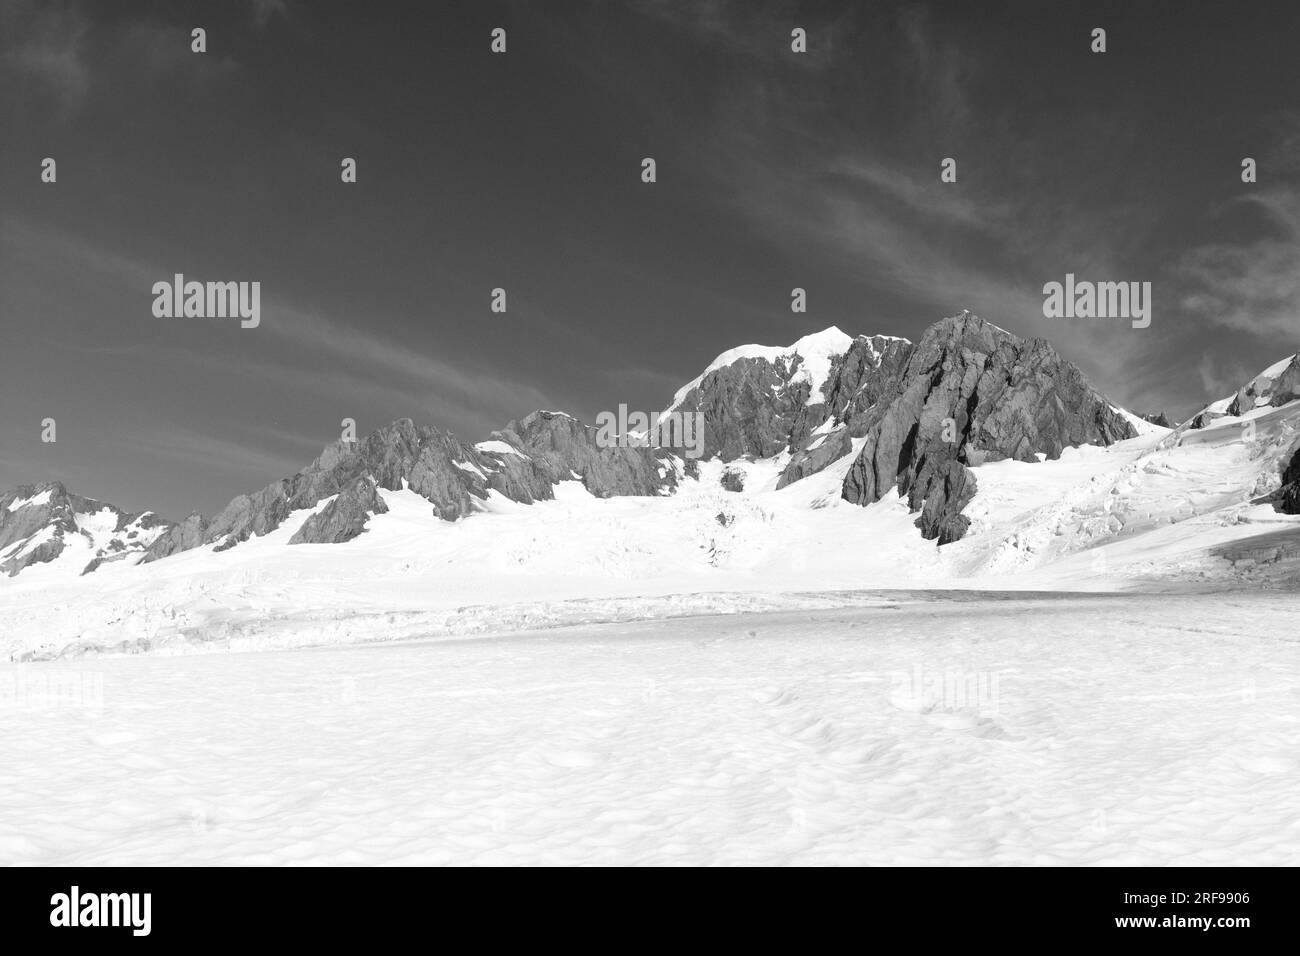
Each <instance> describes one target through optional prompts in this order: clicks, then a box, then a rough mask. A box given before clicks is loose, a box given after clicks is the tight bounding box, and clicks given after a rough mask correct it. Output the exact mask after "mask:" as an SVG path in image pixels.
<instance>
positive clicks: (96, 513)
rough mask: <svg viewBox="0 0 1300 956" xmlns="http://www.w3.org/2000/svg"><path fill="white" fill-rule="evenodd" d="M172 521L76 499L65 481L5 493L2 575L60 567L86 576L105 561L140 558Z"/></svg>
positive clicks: (0, 500) (0, 501)
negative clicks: (39, 567)
mask: <svg viewBox="0 0 1300 956" xmlns="http://www.w3.org/2000/svg"><path fill="white" fill-rule="evenodd" d="M168 527H169V523H168V522H167V521H166V520H164V519H163V518H160V517H159V516H158V515H156V514H154V513H153V512H149V511H145V512H142V513H140V514H131V513H128V512H126V511H123V510H122V509H121V508H118V507H116V506H114V505H110V504H107V503H105V502H102V501H96V500H95V499H93V498H83V497H81V496H80V495H74V494H71V493H69V492H68V490H67V489H66V488H64V486H63V484H62V483H61V482H57V481H50V482H45V483H43V484H39V485H20V486H18V487H17V488H15V489H13V490H12V491H9V492H0V574H7V575H9V576H11V577H12V576H13V575H16V574H18V572H19V571H22V570H23V569H24V568H28V567H31V566H32V565H37V564H41V565H53V564H58V565H59V566H60V567H62V568H67V569H69V573H78V574H80V573H85V572H86V571H91V570H93V569H94V568H96V567H98V566H99V565H100V564H102V563H103V562H105V561H114V560H119V559H122V558H129V557H132V556H134V557H136V558H138V557H139V556H140V555H141V554H143V553H144V551H145V549H147V548H148V547H149V546H150V545H151V544H153V542H154V540H155V539H157V538H158V537H159V536H160V535H162V534H163V533H164V532H166V530H167V529H168Z"/></svg>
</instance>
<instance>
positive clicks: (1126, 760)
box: [0, 562, 1300, 866]
mask: <svg viewBox="0 0 1300 956" xmlns="http://www.w3.org/2000/svg"><path fill="white" fill-rule="evenodd" d="M163 563H165V562H163ZM1293 600H1294V599H1293V596H1291V595H1280V594H1250V595H1219V594H1213V595H1195V594H1192V595H1166V596H1156V597H1152V596H1148V595H1108V596H1059V595H1020V596H1018V597H1017V596H1008V595H996V594H994V595H984V594H977V593H970V594H966V595H960V596H954V595H942V594H933V593H932V594H930V595H928V596H926V595H906V594H905V595H899V596H897V597H896V599H895V600H891V601H888V602H881V603H879V604H878V605H877V606H875V607H866V608H860V609H836V610H823V611H808V610H800V611H798V612H797V613H768V614H739V615H732V616H727V617H719V616H714V617H709V618H693V619H688V620H681V621H672V622H664V621H657V622H655V621H651V622H642V623H635V624H619V625H603V626H584V627H579V628H572V629H566V630H560V631H557V630H550V631H543V632H533V633H528V634H519V635H515V636H511V637H504V638H500V639H494V640H490V641H472V642H471V641H443V642H411V643H404V644H387V645H379V646H370V647H334V648H323V649H318V650H311V651H300V652H294V653H274V652H273V653H268V654H259V655H247V654H245V655H239V654H236V655H223V656H220V657H195V656H188V657H161V656H154V657H147V658H137V659H130V660H127V659H104V660H97V661H56V662H51V663H48V664H42V665H17V666H16V665H8V666H5V665H0V682H3V684H0V686H3V687H4V688H5V689H6V690H7V691H8V694H6V695H0V699H3V702H4V703H5V704H7V705H8V706H5V707H4V708H3V711H2V712H3V715H4V720H3V721H2V722H0V766H4V767H6V768H21V771H22V782H23V785H22V786H11V787H4V788H0V863H5V864H20V865H64V866H95V865H106V864H112V865H118V866H121V865H213V864H244V865H248V864H252V865H267V864H297V865H305V864H343V865H361V864H446V863H453V864H457V863H458V864H522V863H547V864H792V863H802V864H857V865H863V864H947V865H954V864H998V865H1010V864H1014V865H1030V864H1034V865H1043V864H1051V865H1067V864H1068V865H1105V864H1109V865H1134V864H1143V865H1170V864H1180V865H1290V866H1294V865H1296V864H1297V863H1300V848H1298V846H1297V839H1296V829H1295V823H1296V793H1297V791H1298V789H1300V758H1298V757H1297V751H1296V746H1295V740H1296V717H1295V701H1296V699H1297V695H1298V694H1300V665H1298V662H1300V656H1298V655H1297V654H1296V653H1295V651H1296V645H1295V635H1294V634H1293V633H1291V632H1287V631H1286V630H1285V629H1284V628H1279V626H1278V625H1279V623H1280V622H1284V621H1285V620H1286V618H1287V615H1288V614H1289V613H1291V611H1292V610H1293V608H1292V604H1293ZM56 691H58V693H56Z"/></svg>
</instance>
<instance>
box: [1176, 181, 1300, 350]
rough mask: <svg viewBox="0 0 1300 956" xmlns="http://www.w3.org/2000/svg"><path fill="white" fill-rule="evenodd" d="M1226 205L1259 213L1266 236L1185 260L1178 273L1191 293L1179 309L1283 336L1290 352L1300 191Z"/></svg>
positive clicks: (1297, 294)
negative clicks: (1182, 307)
mask: <svg viewBox="0 0 1300 956" xmlns="http://www.w3.org/2000/svg"><path fill="white" fill-rule="evenodd" d="M1230 205H1232V206H1236V207H1239V208H1246V209H1249V210H1253V211H1255V212H1257V213H1258V214H1259V216H1260V218H1261V220H1262V222H1261V225H1262V227H1263V231H1264V232H1265V233H1266V235H1264V236H1262V237H1261V238H1259V239H1256V240H1254V241H1253V242H1247V243H1245V244H1230V243H1211V244H1208V245H1204V246H1200V247H1198V248H1196V249H1193V250H1192V251H1191V252H1189V253H1188V254H1187V255H1186V256H1184V257H1183V259H1182V260H1181V261H1180V263H1179V264H1178V267H1177V274H1178V276H1179V277H1180V278H1181V279H1183V280H1184V281H1185V282H1186V283H1187V286H1188V289H1189V291H1188V292H1187V293H1186V294H1185V295H1184V297H1183V302H1182V304H1183V306H1184V307H1185V308H1186V309H1187V310H1188V311H1190V312H1191V313H1193V314H1195V315H1197V316H1198V317H1200V318H1201V319H1202V320H1203V321H1205V322H1208V323H1209V324H1211V325H1218V326H1223V327H1226V328H1229V329H1234V330H1238V331H1243V332H1248V333H1251V334H1252V335H1260V336H1276V335H1281V336H1283V337H1285V339H1286V342H1285V345H1286V347H1288V348H1289V347H1292V346H1294V345H1295V342H1296V340H1297V339H1300V191H1297V190H1296V189H1295V188H1294V187H1291V186H1277V187H1274V188H1271V189H1260V191H1258V192H1252V193H1247V194H1246V195H1245V196H1243V197H1242V198H1241V199H1240V200H1237V201H1236V202H1235V203H1232V204H1230Z"/></svg>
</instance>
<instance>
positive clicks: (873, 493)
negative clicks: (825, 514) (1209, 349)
mask: <svg viewBox="0 0 1300 956" xmlns="http://www.w3.org/2000/svg"><path fill="white" fill-rule="evenodd" d="M860 427H863V431H864V437H865V442H864V444H863V447H862V450H861V451H860V452H859V454H858V457H857V459H856V460H855V461H854V464H853V466H852V467H851V468H850V469H849V472H848V474H847V475H846V476H845V480H844V486H843V496H844V498H845V499H847V500H849V501H853V502H856V503H859V504H869V503H871V502H873V501H878V500H879V499H880V498H882V497H883V496H884V495H885V494H887V493H888V492H889V491H890V490H891V489H893V488H894V487H895V486H897V487H898V489H899V492H900V493H901V494H903V495H906V496H907V499H908V504H909V506H910V507H911V508H912V509H913V510H914V511H919V512H920V513H921V515H920V518H919V519H918V521H917V526H918V527H919V528H920V529H921V531H922V533H923V534H924V535H925V536H926V537H927V538H937V539H939V541H940V543H947V542H949V541H955V540H957V539H958V538H960V537H961V536H962V535H963V534H964V533H965V531H966V528H967V526H968V521H967V519H966V518H965V517H964V516H963V515H962V514H961V512H962V510H963V509H964V508H965V507H966V505H967V504H968V503H969V502H970V499H971V498H972V497H973V496H974V494H975V479H974V476H973V475H972V474H971V473H970V472H969V470H968V467H967V466H973V465H979V464H982V463H984V462H987V461H999V460H1002V459H1005V458H1013V459H1016V460H1019V461H1034V460H1036V457H1037V456H1039V455H1043V456H1045V457H1047V458H1057V457H1059V456H1060V454H1061V452H1062V450H1064V449H1065V448H1067V447H1069V446H1072V445H1081V444H1101V445H1109V444H1111V443H1112V442H1115V441H1119V440H1121V439H1124V438H1132V437H1135V436H1136V434H1137V433H1136V431H1135V429H1134V428H1133V426H1132V425H1131V424H1130V423H1129V422H1128V421H1127V420H1126V419H1125V418H1124V417H1123V416H1122V415H1120V414H1119V413H1118V412H1116V411H1115V410H1114V408H1113V407H1112V406H1111V405H1110V403H1109V402H1107V401H1106V399H1105V398H1104V397H1102V396H1101V395H1100V394H1099V393H1098V392H1097V391H1096V390H1095V389H1094V388H1093V387H1092V386H1091V385H1090V384H1089V383H1088V381H1087V379H1086V378H1085V377H1084V376H1083V373H1082V372H1080V371H1079V369H1078V368H1076V367H1075V366H1074V365H1072V364H1070V363H1069V362H1067V361H1065V360H1064V359H1062V358H1061V357H1060V356H1059V355H1058V354H1057V353H1056V351H1055V349H1053V348H1052V347H1051V346H1050V345H1049V344H1048V343H1047V342H1046V341H1044V340H1042V339H1033V340H1030V341H1026V340H1024V339H1021V338H1019V337H1018V336H1015V335H1012V334H1011V333H1009V332H1006V331H1004V330H1002V329H1000V328H998V327H997V326H995V325H992V324H990V323H988V322H985V321H984V320H983V319H980V318H979V317H978V316H975V315H972V314H971V313H969V312H963V313H961V314H960V315H956V316H952V317H950V318H947V319H944V320H943V321H941V322H938V323H936V324H935V325H933V326H931V327H930V328H929V329H928V330H927V331H926V333H925V335H924V336H923V337H922V339H921V341H920V342H918V343H917V345H916V348H915V349H914V350H913V351H912V352H911V355H910V356H909V359H908V363H907V367H906V368H905V369H904V370H903V372H902V374H901V375H900V377H899V379H898V381H897V384H896V386H895V390H894V393H893V394H892V395H888V394H886V395H884V396H882V397H881V398H880V399H879V400H878V401H877V402H876V404H875V405H873V406H872V407H871V408H870V409H869V410H868V411H867V412H866V413H865V415H864V417H863V419H862V422H861V425H860Z"/></svg>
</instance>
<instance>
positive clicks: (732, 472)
mask: <svg viewBox="0 0 1300 956" xmlns="http://www.w3.org/2000/svg"><path fill="white" fill-rule="evenodd" d="M722 490H723V491H734V492H741V491H744V490H745V473H744V472H743V471H737V470H736V469H734V468H728V469H726V470H725V471H724V472H723V473H722Z"/></svg>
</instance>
